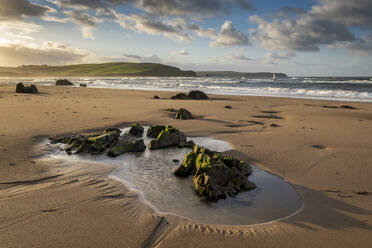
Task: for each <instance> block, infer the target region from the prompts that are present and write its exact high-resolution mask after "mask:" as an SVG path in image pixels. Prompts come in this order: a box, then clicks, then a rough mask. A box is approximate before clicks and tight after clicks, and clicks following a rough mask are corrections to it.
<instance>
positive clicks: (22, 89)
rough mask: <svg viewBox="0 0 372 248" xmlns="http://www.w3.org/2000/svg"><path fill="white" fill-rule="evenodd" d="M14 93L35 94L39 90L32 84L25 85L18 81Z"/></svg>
mask: <svg viewBox="0 0 372 248" xmlns="http://www.w3.org/2000/svg"><path fill="white" fill-rule="evenodd" d="M16 93H26V94H37V93H39V91H38V89H37V88H36V86H35V85H33V84H31V85H30V86H25V85H24V84H23V83H18V84H17V86H16Z"/></svg>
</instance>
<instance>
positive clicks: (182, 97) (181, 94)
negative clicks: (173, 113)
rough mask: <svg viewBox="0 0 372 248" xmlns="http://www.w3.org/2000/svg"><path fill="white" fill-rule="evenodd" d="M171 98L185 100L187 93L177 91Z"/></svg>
mask: <svg viewBox="0 0 372 248" xmlns="http://www.w3.org/2000/svg"><path fill="white" fill-rule="evenodd" d="M171 99H174V100H186V99H187V95H186V94H185V93H178V94H177V95H175V96H172V97H171Z"/></svg>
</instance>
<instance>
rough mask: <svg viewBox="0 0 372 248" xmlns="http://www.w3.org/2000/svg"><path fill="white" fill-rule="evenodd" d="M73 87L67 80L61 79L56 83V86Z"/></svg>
mask: <svg viewBox="0 0 372 248" xmlns="http://www.w3.org/2000/svg"><path fill="white" fill-rule="evenodd" d="M72 85H74V84H73V83H71V82H70V81H68V80H67V79H59V80H57V81H56V86H72Z"/></svg>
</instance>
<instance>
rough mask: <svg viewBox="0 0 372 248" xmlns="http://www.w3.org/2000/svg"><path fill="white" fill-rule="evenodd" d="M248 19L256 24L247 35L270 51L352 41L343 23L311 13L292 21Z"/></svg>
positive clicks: (311, 48)
mask: <svg viewBox="0 0 372 248" xmlns="http://www.w3.org/2000/svg"><path fill="white" fill-rule="evenodd" d="M250 20H251V21H253V22H255V23H257V24H258V29H257V30H255V31H253V32H252V33H251V38H252V39H253V40H254V41H256V42H258V43H260V44H261V45H262V46H264V47H265V48H267V49H270V50H293V51H319V46H320V45H324V44H332V43H334V42H335V41H352V40H354V36H353V34H352V33H351V32H350V31H349V30H348V28H347V27H345V26H344V25H342V24H340V23H335V22H333V21H331V20H326V19H317V18H314V16H312V15H305V16H302V17H301V18H300V19H298V20H294V21H292V20H286V21H277V20H276V21H273V22H267V21H265V20H264V19H262V18H260V17H257V16H252V17H251V18H250Z"/></svg>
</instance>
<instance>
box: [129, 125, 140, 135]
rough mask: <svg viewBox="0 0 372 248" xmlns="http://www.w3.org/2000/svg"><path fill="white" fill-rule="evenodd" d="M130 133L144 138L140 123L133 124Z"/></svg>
mask: <svg viewBox="0 0 372 248" xmlns="http://www.w3.org/2000/svg"><path fill="white" fill-rule="evenodd" d="M129 133H130V134H132V135H134V136H136V137H142V135H143V127H142V126H141V125H140V124H138V123H136V124H133V126H132V127H131V128H130V130H129Z"/></svg>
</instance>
